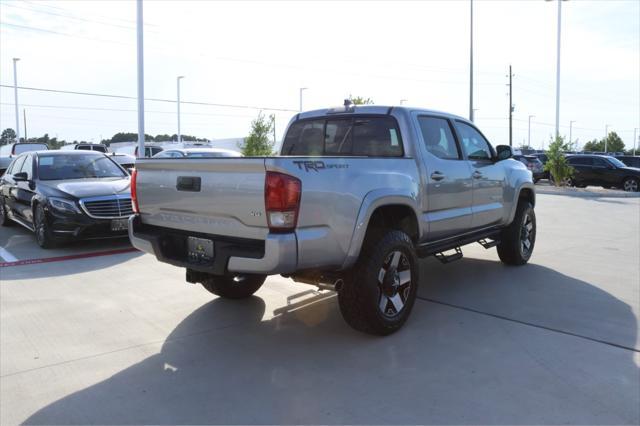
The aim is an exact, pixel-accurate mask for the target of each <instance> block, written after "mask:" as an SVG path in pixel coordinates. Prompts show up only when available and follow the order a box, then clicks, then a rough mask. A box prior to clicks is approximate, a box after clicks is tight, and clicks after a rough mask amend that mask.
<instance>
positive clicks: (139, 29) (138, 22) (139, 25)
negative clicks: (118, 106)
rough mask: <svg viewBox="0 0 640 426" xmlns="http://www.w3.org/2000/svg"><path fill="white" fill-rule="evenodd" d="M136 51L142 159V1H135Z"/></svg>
mask: <svg viewBox="0 0 640 426" xmlns="http://www.w3.org/2000/svg"><path fill="white" fill-rule="evenodd" d="M136 12H137V13H136V30H137V31H136V33H137V39H136V50H137V65H138V157H144V156H145V155H144V154H145V152H144V51H143V49H144V43H143V28H142V25H143V21H142V0H136Z"/></svg>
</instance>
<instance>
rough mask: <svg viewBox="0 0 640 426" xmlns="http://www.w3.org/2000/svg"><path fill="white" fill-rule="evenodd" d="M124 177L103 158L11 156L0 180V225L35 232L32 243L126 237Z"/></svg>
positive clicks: (87, 154)
mask: <svg viewBox="0 0 640 426" xmlns="http://www.w3.org/2000/svg"><path fill="white" fill-rule="evenodd" d="M131 214H132V208H131V192H130V177H129V175H128V174H127V172H126V171H125V170H124V169H123V168H122V167H120V166H119V165H118V164H117V163H116V162H115V161H113V160H112V159H111V158H110V157H109V156H107V155H105V154H101V153H99V152H91V151H37V152H29V153H24V154H21V155H19V156H18V157H16V158H15V159H14V160H13V162H12V163H11V165H10V166H9V169H7V172H6V173H5V174H4V176H2V178H1V179H0V224H2V225H3V226H7V225H10V224H12V223H13V222H17V223H18V224H20V225H22V226H24V227H25V228H27V229H29V230H30V231H33V232H35V236H36V241H37V242H38V245H40V247H43V248H50V247H53V246H54V245H55V244H56V243H58V242H61V241H66V240H71V239H79V238H105V237H123V236H126V232H127V231H126V230H127V219H128V217H129V215H131Z"/></svg>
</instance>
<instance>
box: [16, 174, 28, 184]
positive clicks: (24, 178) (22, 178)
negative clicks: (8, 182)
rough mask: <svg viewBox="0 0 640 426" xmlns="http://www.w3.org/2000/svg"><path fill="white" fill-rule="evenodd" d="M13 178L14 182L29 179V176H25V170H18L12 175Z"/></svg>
mask: <svg viewBox="0 0 640 426" xmlns="http://www.w3.org/2000/svg"><path fill="white" fill-rule="evenodd" d="M13 180H15V181H16V182H25V181H27V180H29V176H27V172H20V173H16V174H15V175H13Z"/></svg>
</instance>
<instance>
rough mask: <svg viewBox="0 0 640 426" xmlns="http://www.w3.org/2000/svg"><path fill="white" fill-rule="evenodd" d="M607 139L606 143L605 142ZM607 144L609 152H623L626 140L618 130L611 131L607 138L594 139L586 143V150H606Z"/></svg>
mask: <svg viewBox="0 0 640 426" xmlns="http://www.w3.org/2000/svg"><path fill="white" fill-rule="evenodd" d="M605 141H606V144H605ZM605 145H606V151H607V152H622V151H624V142H622V139H621V138H620V136H618V134H617V133H616V132H609V134H608V135H607V138H606V139H604V138H603V139H600V140H597V139H594V140H592V141H589V142H587V143H586V144H584V148H583V150H584V151H595V152H604V151H605Z"/></svg>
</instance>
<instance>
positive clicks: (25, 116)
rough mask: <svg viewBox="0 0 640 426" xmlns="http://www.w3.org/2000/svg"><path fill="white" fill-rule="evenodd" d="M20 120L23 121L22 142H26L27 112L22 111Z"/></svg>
mask: <svg viewBox="0 0 640 426" xmlns="http://www.w3.org/2000/svg"><path fill="white" fill-rule="evenodd" d="M22 118H23V119H24V141H25V142H26V141H27V110H26V109H25V108H23V109H22Z"/></svg>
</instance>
